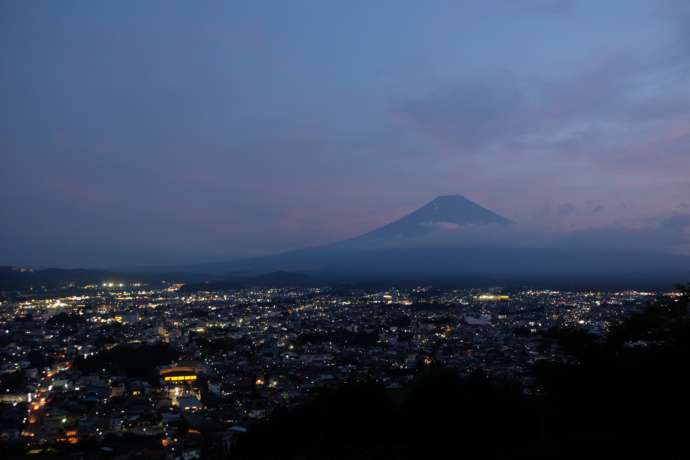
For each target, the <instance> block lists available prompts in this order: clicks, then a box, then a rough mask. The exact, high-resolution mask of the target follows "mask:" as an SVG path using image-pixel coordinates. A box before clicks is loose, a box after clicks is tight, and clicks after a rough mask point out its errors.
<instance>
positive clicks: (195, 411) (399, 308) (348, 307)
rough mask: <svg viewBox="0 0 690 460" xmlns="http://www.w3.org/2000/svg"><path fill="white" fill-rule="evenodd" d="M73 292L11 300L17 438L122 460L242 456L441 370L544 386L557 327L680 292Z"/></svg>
mask: <svg viewBox="0 0 690 460" xmlns="http://www.w3.org/2000/svg"><path fill="white" fill-rule="evenodd" d="M164 286H165V285H164ZM72 289H74V288H72ZM59 294H60V291H59V290H58V291H48V292H46V293H34V294H31V293H29V294H21V295H17V296H16V298H13V299H4V300H3V301H2V303H1V304H0V308H1V316H0V321H1V324H2V331H1V334H0V340H2V344H3V345H2V354H1V355H0V359H1V361H0V366H1V369H2V371H1V372H2V374H1V379H2V384H3V388H2V394H0V400H1V401H2V411H1V413H2V415H3V425H2V432H1V433H0V436H1V439H2V442H3V444H8V445H15V446H21V448H22V449H26V453H27V454H40V453H46V452H63V451H64V452H70V449H71V450H73V451H74V450H76V451H78V449H77V446H76V445H78V444H82V445H84V444H85V445H87V446H89V448H90V449H93V448H94V446H97V447H98V448H100V449H104V450H105V451H108V450H109V449H110V450H113V449H114V450H116V451H117V453H118V454H119V455H123V454H125V453H126V451H127V450H128V449H129V450H132V451H138V450H140V449H141V448H142V446H144V447H145V448H146V449H150V450H151V451H152V452H157V453H158V454H165V455H167V457H166V458H171V459H177V458H181V459H190V458H200V457H201V455H202V449H203V451H204V453H206V454H207V453H208V450H209V449H212V450H213V449H215V452H217V453H218V455H219V456H222V453H224V454H229V453H230V452H231V451H232V446H233V443H234V442H235V440H236V438H237V437H240V436H241V435H242V433H244V432H246V431H247V430H249V429H251V427H252V425H254V424H255V423H257V422H259V421H261V419H264V418H266V417H270V415H271V414H272V413H273V412H274V411H275V410H276V408H281V407H290V406H295V405H299V404H301V403H303V402H304V401H305V400H307V399H308V398H310V396H311V395H312V394H313V393H316V392H318V391H320V390H322V389H324V388H328V387H337V386H339V385H343V384H345V383H348V382H357V381H371V380H373V381H377V382H380V383H382V384H383V385H384V386H385V388H386V389H391V390H395V389H401V388H403V387H405V386H406V385H408V384H409V383H410V382H411V381H412V379H413V377H414V375H415V374H416V373H417V372H418V370H419V368H420V367H424V366H429V365H431V364H432V363H436V364H441V365H443V366H446V367H449V368H453V369H456V370H458V371H459V372H460V373H461V374H463V375H467V376H469V375H471V374H473V373H476V372H481V373H483V374H485V375H487V376H490V377H491V378H494V379H506V380H518V381H520V382H521V383H522V385H523V386H524V390H523V391H524V392H526V393H528V394H529V393H533V392H539V391H540V389H539V387H538V386H536V385H535V383H534V378H533V376H532V372H531V368H532V367H533V365H534V364H535V363H536V362H538V361H540V360H549V361H557V360H561V359H563V356H561V354H560V351H559V347H558V346H557V345H556V342H555V341H553V340H549V338H548V333H549V331H551V330H554V329H563V328H565V329H568V328H571V329H585V330H588V331H590V332H592V333H594V334H598V335H601V334H605V333H606V332H607V330H608V328H609V325H611V324H615V323H616V322H618V321H620V320H621V319H622V318H624V317H626V316H628V315H630V314H631V313H633V312H636V311H639V310H640V309H641V307H642V306H644V305H645V304H646V303H648V302H649V301H651V300H653V299H655V298H658V297H664V296H665V297H668V298H673V297H674V296H679V295H680V294H679V293H677V292H666V293H660V292H638V291H623V292H564V291H552V290H533V289H524V290H510V291H507V290H504V289H501V288H492V289H485V290H477V289H475V290H471V289H465V290H447V289H434V288H433V287H417V288H412V289H396V288H393V287H391V288H390V289H387V290H371V289H357V288H349V289H346V288H342V287H340V288H330V287H323V288H243V289H238V290H232V291H226V292H206V291H193V292H188V291H187V290H185V286H184V285H183V284H172V283H171V284H170V285H169V286H165V287H160V288H149V287H147V286H146V285H144V284H143V283H132V284H124V283H120V282H117V281H115V282H104V283H102V284H99V285H87V286H83V287H81V288H80V289H79V292H78V293H76V294H74V295H69V296H65V297H61V296H59ZM630 346H636V344H634V343H632V344H630ZM123 436H125V437H126V438H127V439H129V440H130V441H129V442H128V443H127V444H126V447H125V444H124V443H123V442H122V441H121V439H122V437H123ZM123 458H124V457H123Z"/></svg>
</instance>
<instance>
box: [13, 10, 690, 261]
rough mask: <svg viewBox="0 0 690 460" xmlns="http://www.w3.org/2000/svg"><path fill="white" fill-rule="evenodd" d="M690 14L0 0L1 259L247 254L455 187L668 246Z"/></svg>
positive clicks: (500, 206) (684, 240)
mask: <svg viewBox="0 0 690 460" xmlns="http://www.w3.org/2000/svg"><path fill="white" fill-rule="evenodd" d="M688 23H690V9H689V7H688V4H687V2H683V1H626V2H625V4H624V5H623V4H622V2H619V1H582V2H578V1H567V0H536V1H527V0H524V1H507V0H505V1H503V0H494V1H487V2H450V1H448V2H446V1H433V2H412V1H384V2H364V1H355V2H346V3H336V2H193V3H187V2H172V3H171V2H153V1H152V2H129V1H118V2H112V3H105V4H98V3H94V2H88V1H83V2H79V1H70V2H66V3H63V2H37V3H34V2H10V1H7V2H2V4H1V5H0V40H1V41H2V43H3V45H4V46H3V47H2V53H1V54H0V102H1V103H0V152H1V153H0V155H1V156H2V165H3V166H2V168H0V194H1V195H2V200H0V217H1V218H2V226H0V256H1V258H2V263H4V264H10V265H29V266H38V267H47V266H56V267H90V268H98V267H101V268H111V267H123V266H127V267H131V266H147V265H158V266H165V265H175V264H178V265H179V264H195V263H206V262H214V261H225V260H230V259H234V258H240V257H247V256H255V255H267V254H272V253H276V252H282V251H286V250H291V249H298V248H304V247H313V246H318V245H322V244H329V243H333V242H336V241H340V240H344V239H348V238H352V237H356V236H358V235H360V234H364V233H366V232H368V231H371V230H373V229H375V228H378V227H380V226H382V225H384V224H387V223H389V222H392V221H394V220H396V219H398V218H400V217H402V216H404V215H406V214H408V213H410V212H412V211H414V210H415V209H418V208H420V207H422V206H423V205H425V204H426V203H428V202H430V201H431V200H432V199H434V198H435V197H437V196H439V195H454V194H461V195H463V196H465V197H467V198H469V199H471V200H473V201H475V202H477V203H479V204H481V205H482V206H484V207H486V208H488V209H490V210H491V211H493V212H496V213H498V214H500V215H501V216H504V217H505V218H508V219H510V220H511V221H514V222H517V223H519V224H521V225H528V226H530V227H533V228H536V229H538V231H539V232H542V231H548V232H554V231H556V232H571V231H590V230H591V229H597V231H600V230H602V229H604V232H609V233H613V234H614V235H618V234H619V233H620V232H627V233H629V232H630V231H633V232H636V233H635V235H636V237H635V238H636V239H635V241H636V245H639V244H640V243H641V244H645V243H647V242H648V243H649V244H650V245H656V244H657V243H658V241H659V240H662V241H664V242H670V243H672V244H670V246H672V248H671V249H670V250H668V252H670V253H674V254H687V252H688V248H690V242H689V241H688V225H689V224H690V179H689V177H690V176H689V174H688V172H689V171H690V152H689V151H688V149H689V146H690V129H689V128H688V127H689V126H690V33H689V31H690V28H689V27H688ZM627 233H626V234H627ZM640 235H641V236H640ZM613 239H614V240H615V239H616V238H615V237H614V238H613ZM665 249H668V248H665Z"/></svg>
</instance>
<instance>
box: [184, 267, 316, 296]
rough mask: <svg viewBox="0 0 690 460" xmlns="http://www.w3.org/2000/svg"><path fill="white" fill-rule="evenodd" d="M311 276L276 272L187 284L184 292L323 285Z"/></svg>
mask: <svg viewBox="0 0 690 460" xmlns="http://www.w3.org/2000/svg"><path fill="white" fill-rule="evenodd" d="M323 284H324V283H323V282H319V281H318V280H317V279H314V278H312V277H310V276H307V275H303V274H300V273H291V272H286V271H275V272H271V273H266V274H263V275H258V276H250V277H237V278H231V279H225V280H215V281H208V282H203V283H190V284H186V285H185V286H184V287H183V288H182V290H183V291H185V292H194V291H224V290H228V289H240V288H252V287H256V288H265V287H275V288H296V287H317V286H320V285H323Z"/></svg>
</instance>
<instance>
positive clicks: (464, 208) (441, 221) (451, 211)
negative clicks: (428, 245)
mask: <svg viewBox="0 0 690 460" xmlns="http://www.w3.org/2000/svg"><path fill="white" fill-rule="evenodd" d="M511 223H512V222H511V221H510V220H509V219H506V218H505V217H503V216H500V215H498V214H496V213H494V212H493V211H489V210H488V209H486V208H484V207H482V206H480V205H478V204H477V203H474V202H472V201H470V200H468V199H467V198H465V197H464V196H462V195H446V196H439V197H437V198H435V199H434V200H432V201H431V202H430V203H428V204H426V205H425V206H423V207H421V208H419V209H417V210H416V211H414V212H412V213H410V214H408V215H406V216H404V217H402V218H400V219H398V220H396V221H394V222H391V223H390V224H387V225H384V226H383V227H381V228H378V229H376V230H373V231H371V232H368V233H365V234H364V235H361V236H359V237H357V238H354V239H353V240H389V239H391V238H395V239H397V238H409V237H418V236H421V235H425V234H428V233H432V232H434V231H436V230H444V229H445V230H453V229H458V228H461V227H467V226H478V225H489V224H496V225H508V224H511ZM353 240H350V241H353Z"/></svg>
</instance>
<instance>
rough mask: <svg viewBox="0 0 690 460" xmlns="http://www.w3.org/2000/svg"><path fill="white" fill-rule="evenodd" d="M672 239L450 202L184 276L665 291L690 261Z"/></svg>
mask: <svg viewBox="0 0 690 460" xmlns="http://www.w3.org/2000/svg"><path fill="white" fill-rule="evenodd" d="M672 236H673V235H671V237H669V235H667V234H665V233H658V232H656V233H654V232H652V233H649V232H647V231H645V230H638V229H626V228H610V229H605V230H601V229H600V230H596V229H591V230H582V231H577V230H573V231H548V230H541V229H537V228H534V227H530V226H529V225H521V224H518V223H514V222H512V221H511V220H509V219H507V218H505V217H503V216H500V215H498V214H496V213H495V212H493V211H490V210H488V209H486V208H484V207H482V206H480V205H478V204H476V203H474V202H472V201H470V200H468V199H467V198H465V197H462V196H460V195H451V196H440V197H438V198H435V199H434V200H432V201H431V202H429V203H428V204H426V205H424V206H422V207H421V208H419V209H417V210H416V211H414V212H412V213H410V214H408V215H406V216H403V217H401V218H400V219H397V220H395V221H393V222H391V223H389V224H387V225H384V226H383V227H380V228H377V229H375V230H372V231H370V232H367V233H364V234H363V235H360V236H357V237H354V238H351V239H348V240H343V241H339V242H336V243H333V244H329V245H324V246H318V247H313V248H307V249H301V250H296V251H289V252H285V253H281V254H274V255H270V256H263V257H255V258H249V259H243V260H237V261H232V262H227V263H216V264H206V265H198V266H195V267H191V268H189V269H190V270H191V271H193V272H196V273H207V274H211V275H212V276H214V277H216V278H217V279H218V278H220V279H228V278H230V279H231V280H232V279H233V278H234V279H237V278H238V277H245V278H250V277H252V276H256V275H259V274H262V273H268V272H275V271H289V272H297V273H302V274H306V275H308V276H312V277H314V278H315V279H321V280H335V281H340V282H355V283H360V282H366V283H380V284H386V283H391V282H392V283H400V284H403V283H413V284H424V283H431V284H447V285H456V286H459V285H464V286H479V285H487V284H488V285H500V284H512V285H516V284H530V285H540V286H545V287H556V286H560V287H568V288H570V287H573V288H575V287H589V288H592V287H602V288H609V287H615V288H618V287H626V288H627V287H637V288H641V287H650V288H653V287H658V286H665V287H669V286H670V285H671V284H672V283H674V282H683V281H685V280H686V279H690V257H688V256H684V255H681V254H677V253H673V251H669V250H668V248H667V247H665V244H666V243H665V242H666V241H675V240H674V238H672ZM207 279H212V278H207Z"/></svg>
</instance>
